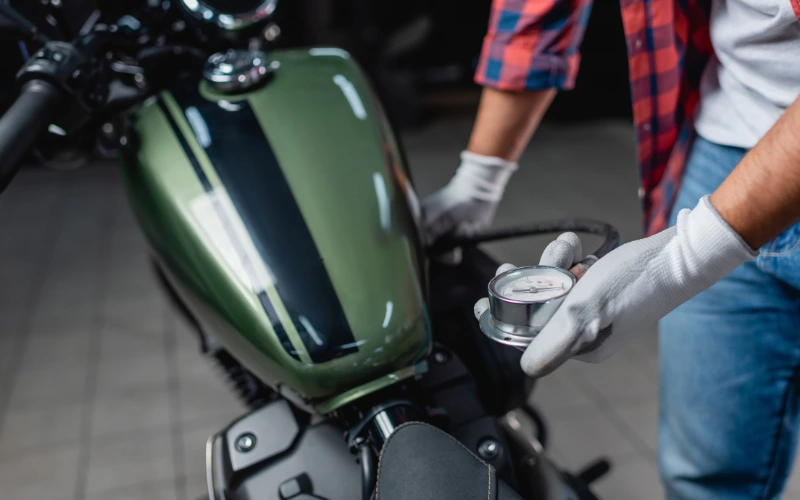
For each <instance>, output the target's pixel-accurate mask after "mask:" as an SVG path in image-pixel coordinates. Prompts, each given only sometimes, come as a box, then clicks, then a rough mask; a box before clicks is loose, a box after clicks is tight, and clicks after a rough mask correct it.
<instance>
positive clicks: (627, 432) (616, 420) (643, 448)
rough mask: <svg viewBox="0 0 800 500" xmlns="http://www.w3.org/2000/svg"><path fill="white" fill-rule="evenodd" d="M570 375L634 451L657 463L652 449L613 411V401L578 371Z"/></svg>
mask: <svg viewBox="0 0 800 500" xmlns="http://www.w3.org/2000/svg"><path fill="white" fill-rule="evenodd" d="M570 377H571V378H573V380H574V378H575V377H577V378H578V379H579V381H576V384H575V385H577V386H578V389H579V390H580V391H582V392H583V393H584V395H585V396H586V397H587V398H589V399H590V400H591V401H593V402H594V403H595V404H596V406H597V408H598V409H599V410H601V411H602V413H603V414H604V415H605V416H606V417H607V418H608V421H609V422H610V423H611V425H612V426H614V428H615V429H617V431H619V432H620V433H621V434H622V435H623V436H624V437H625V438H626V439H627V440H628V442H629V443H630V444H631V445H632V446H633V448H634V449H635V450H636V452H638V453H639V454H640V455H641V456H643V457H644V458H646V459H648V461H650V462H655V463H657V460H656V457H655V455H654V454H653V450H652V449H651V448H650V447H649V446H647V444H646V443H645V442H644V440H643V439H642V438H640V437H639V435H638V434H637V433H636V432H634V431H633V429H631V427H630V426H629V425H628V424H626V423H625V421H624V420H622V418H620V417H619V415H617V413H616V412H615V411H614V407H615V406H616V405H615V403H612V402H611V401H610V400H609V399H608V398H606V397H605V396H604V395H603V393H602V392H601V391H599V390H597V388H596V387H594V385H593V384H592V383H591V381H590V380H588V379H586V378H585V377H583V376H582V375H581V374H580V373H578V372H573V373H572V374H570ZM644 397H646V396H643V398H642V399H644Z"/></svg>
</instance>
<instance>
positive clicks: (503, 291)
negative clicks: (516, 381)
mask: <svg viewBox="0 0 800 500" xmlns="http://www.w3.org/2000/svg"><path fill="white" fill-rule="evenodd" d="M575 282H576V280H575V276H573V275H572V273H570V272H569V271H565V270H564V269H560V268H558V267H549V266H528V267H518V268H516V269H511V270H510V271H506V272H505V273H502V274H500V275H498V276H495V277H494V279H492V281H490V282H489V309H488V310H487V311H486V312H484V313H483V315H482V316H481V318H480V326H481V330H482V331H483V333H484V334H485V335H486V336H488V337H489V338H491V339H492V340H494V341H496V342H500V343H502V344H507V345H511V346H515V347H519V348H522V349H524V348H525V347H527V346H528V344H530V343H531V341H532V340H533V338H534V337H535V336H536V335H537V334H538V333H539V332H540V331H541V330H542V328H544V325H546V324H547V322H548V321H549V320H550V318H552V317H553V314H555V312H556V310H557V309H558V307H559V306H560V305H561V302H563V300H564V298H566V296H567V294H568V293H569V292H570V290H572V287H573V286H575Z"/></svg>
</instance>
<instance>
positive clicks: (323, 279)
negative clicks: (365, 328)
mask: <svg viewBox="0 0 800 500" xmlns="http://www.w3.org/2000/svg"><path fill="white" fill-rule="evenodd" d="M172 94H173V96H174V97H175V99H176V100H177V101H178V104H179V105H180V107H181V108H182V109H183V111H184V113H185V114H186V116H187V120H188V121H189V123H190V125H191V126H192V129H193V130H194V132H195V136H197V139H198V142H199V143H200V144H201V145H202V146H203V148H204V149H205V151H206V154H207V155H208V158H209V159H210V160H211V163H212V165H213V166H214V169H215V170H216V172H217V175H218V176H219V178H220V180H221V181H222V184H223V185H224V186H225V189H226V190H227V192H228V194H229V195H230V198H231V200H232V201H233V204H234V206H235V207H236V210H237V211H238V212H239V215H240V217H241V218H242V220H243V221H244V224H245V227H246V229H247V231H248V232H249V233H250V237H251V239H252V241H253V243H254V245H255V247H256V249H257V251H258V252H259V254H260V256H261V258H262V259H263V261H264V263H265V265H266V267H267V268H268V270H269V272H270V273H271V274H272V276H274V277H275V286H276V288H277V290H278V293H279V294H280V296H281V299H282V300H283V303H284V305H285V306H286V309H287V312H288V313H289V316H290V317H291V320H292V322H293V323H294V326H295V327H296V328H297V332H298V333H299V335H300V338H301V340H302V341H303V344H304V345H305V347H306V350H307V351H308V354H309V356H310V357H311V360H312V361H313V362H314V363H324V362H326V361H330V360H333V359H336V358H339V357H341V356H345V355H347V354H350V353H353V352H357V351H358V345H357V342H356V340H355V338H354V337H353V332H352V330H351V329H350V325H349V323H348V321H347V317H346V316H345V313H344V310H343V308H342V305H341V303H340V301H339V297H338V296H337V295H336V290H335V289H334V288H333V283H331V280H330V277H329V276H328V271H327V270H326V268H325V265H324V263H323V261H322V256H321V255H320V253H319V250H318V249H317V246H316V244H315V242H314V239H313V237H312V235H311V232H310V231H309V228H308V226H307V225H306V221H305V219H304V218H303V215H302V213H301V211H300V207H299V206H298V204H297V200H295V197H294V194H293V193H292V190H291V188H290V186H289V183H288V182H287V180H286V177H285V176H284V174H283V170H282V169H281V166H280V164H279V163H278V159H277V158H276V156H275V152H274V151H273V148H272V145H271V144H270V142H269V139H268V138H267V136H266V133H265V131H263V130H262V129H261V125H260V124H259V122H258V119H257V118H256V116H255V113H254V112H253V110H252V109H251V108H250V104H249V103H248V101H246V100H240V101H236V102H220V103H217V102H213V101H208V100H206V99H205V98H203V97H202V96H201V95H200V93H199V90H198V86H197V83H196V82H193V81H187V82H186V83H185V85H184V86H183V87H181V88H179V89H178V90H176V91H173V92H172Z"/></svg>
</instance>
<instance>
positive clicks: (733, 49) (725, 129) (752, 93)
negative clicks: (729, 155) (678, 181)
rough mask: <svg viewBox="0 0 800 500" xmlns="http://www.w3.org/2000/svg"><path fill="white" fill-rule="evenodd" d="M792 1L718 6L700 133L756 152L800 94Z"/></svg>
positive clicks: (725, 1)
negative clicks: (753, 148) (763, 139)
mask: <svg viewBox="0 0 800 500" xmlns="http://www.w3.org/2000/svg"><path fill="white" fill-rule="evenodd" d="M791 2H792V0H712V4H711V43H712V45H713V46H714V53H715V55H716V57H712V59H711V61H710V62H709V64H708V66H707V67H706V69H705V72H704V73H703V79H702V81H701V85H700V96H701V98H700V106H699V108H698V113H697V115H696V118H695V127H696V129H697V132H698V133H699V134H700V135H701V136H702V137H703V138H705V139H708V140H709V141H711V142H716V143H718V144H724V145H728V146H738V147H742V148H751V147H753V146H754V145H755V143H756V142H758V140H759V139H761V137H762V136H763V135H764V134H765V133H766V132H767V130H769V128H770V127H771V126H772V125H773V124H774V123H775V121H776V120H777V119H778V117H780V115H781V114H782V113H783V112H784V111H785V110H786V108H787V107H788V106H789V105H790V104H791V103H792V102H793V101H794V100H795V98H796V97H797V96H798V94H800V20H798V18H797V15H796V14H795V13H794V11H793V10H792V4H791Z"/></svg>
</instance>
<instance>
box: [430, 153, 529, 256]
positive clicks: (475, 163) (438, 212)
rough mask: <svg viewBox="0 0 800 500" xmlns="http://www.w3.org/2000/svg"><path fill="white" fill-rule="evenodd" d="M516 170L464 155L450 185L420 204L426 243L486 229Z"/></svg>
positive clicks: (509, 164) (510, 165) (496, 161)
mask: <svg viewBox="0 0 800 500" xmlns="http://www.w3.org/2000/svg"><path fill="white" fill-rule="evenodd" d="M515 170H517V164H516V163H513V162H509V161H506V160H503V159H502V158H493V157H489V156H483V155H479V154H475V153H470V152H469V151H463V152H462V153H461V166H460V167H458V170H457V171H456V174H455V175H454V176H453V178H452V179H451V180H450V182H449V183H448V184H447V185H446V186H445V187H444V188H442V189H440V190H439V191H437V192H436V193H434V194H432V195H430V196H429V197H427V198H425V200H423V202H422V210H423V214H424V215H423V217H424V224H425V240H426V243H428V244H431V243H433V242H434V241H436V240H437V239H438V238H440V237H441V236H444V235H445V234H458V235H465V234H472V233H474V232H476V231H479V230H481V229H484V228H486V227H488V226H489V225H490V224H491V223H492V219H494V214H495V211H496V210H497V204H498V203H499V202H500V200H501V199H502V198H503V191H504V190H505V188H506V184H507V183H508V180H509V178H511V174H513V173H514V171H515Z"/></svg>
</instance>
